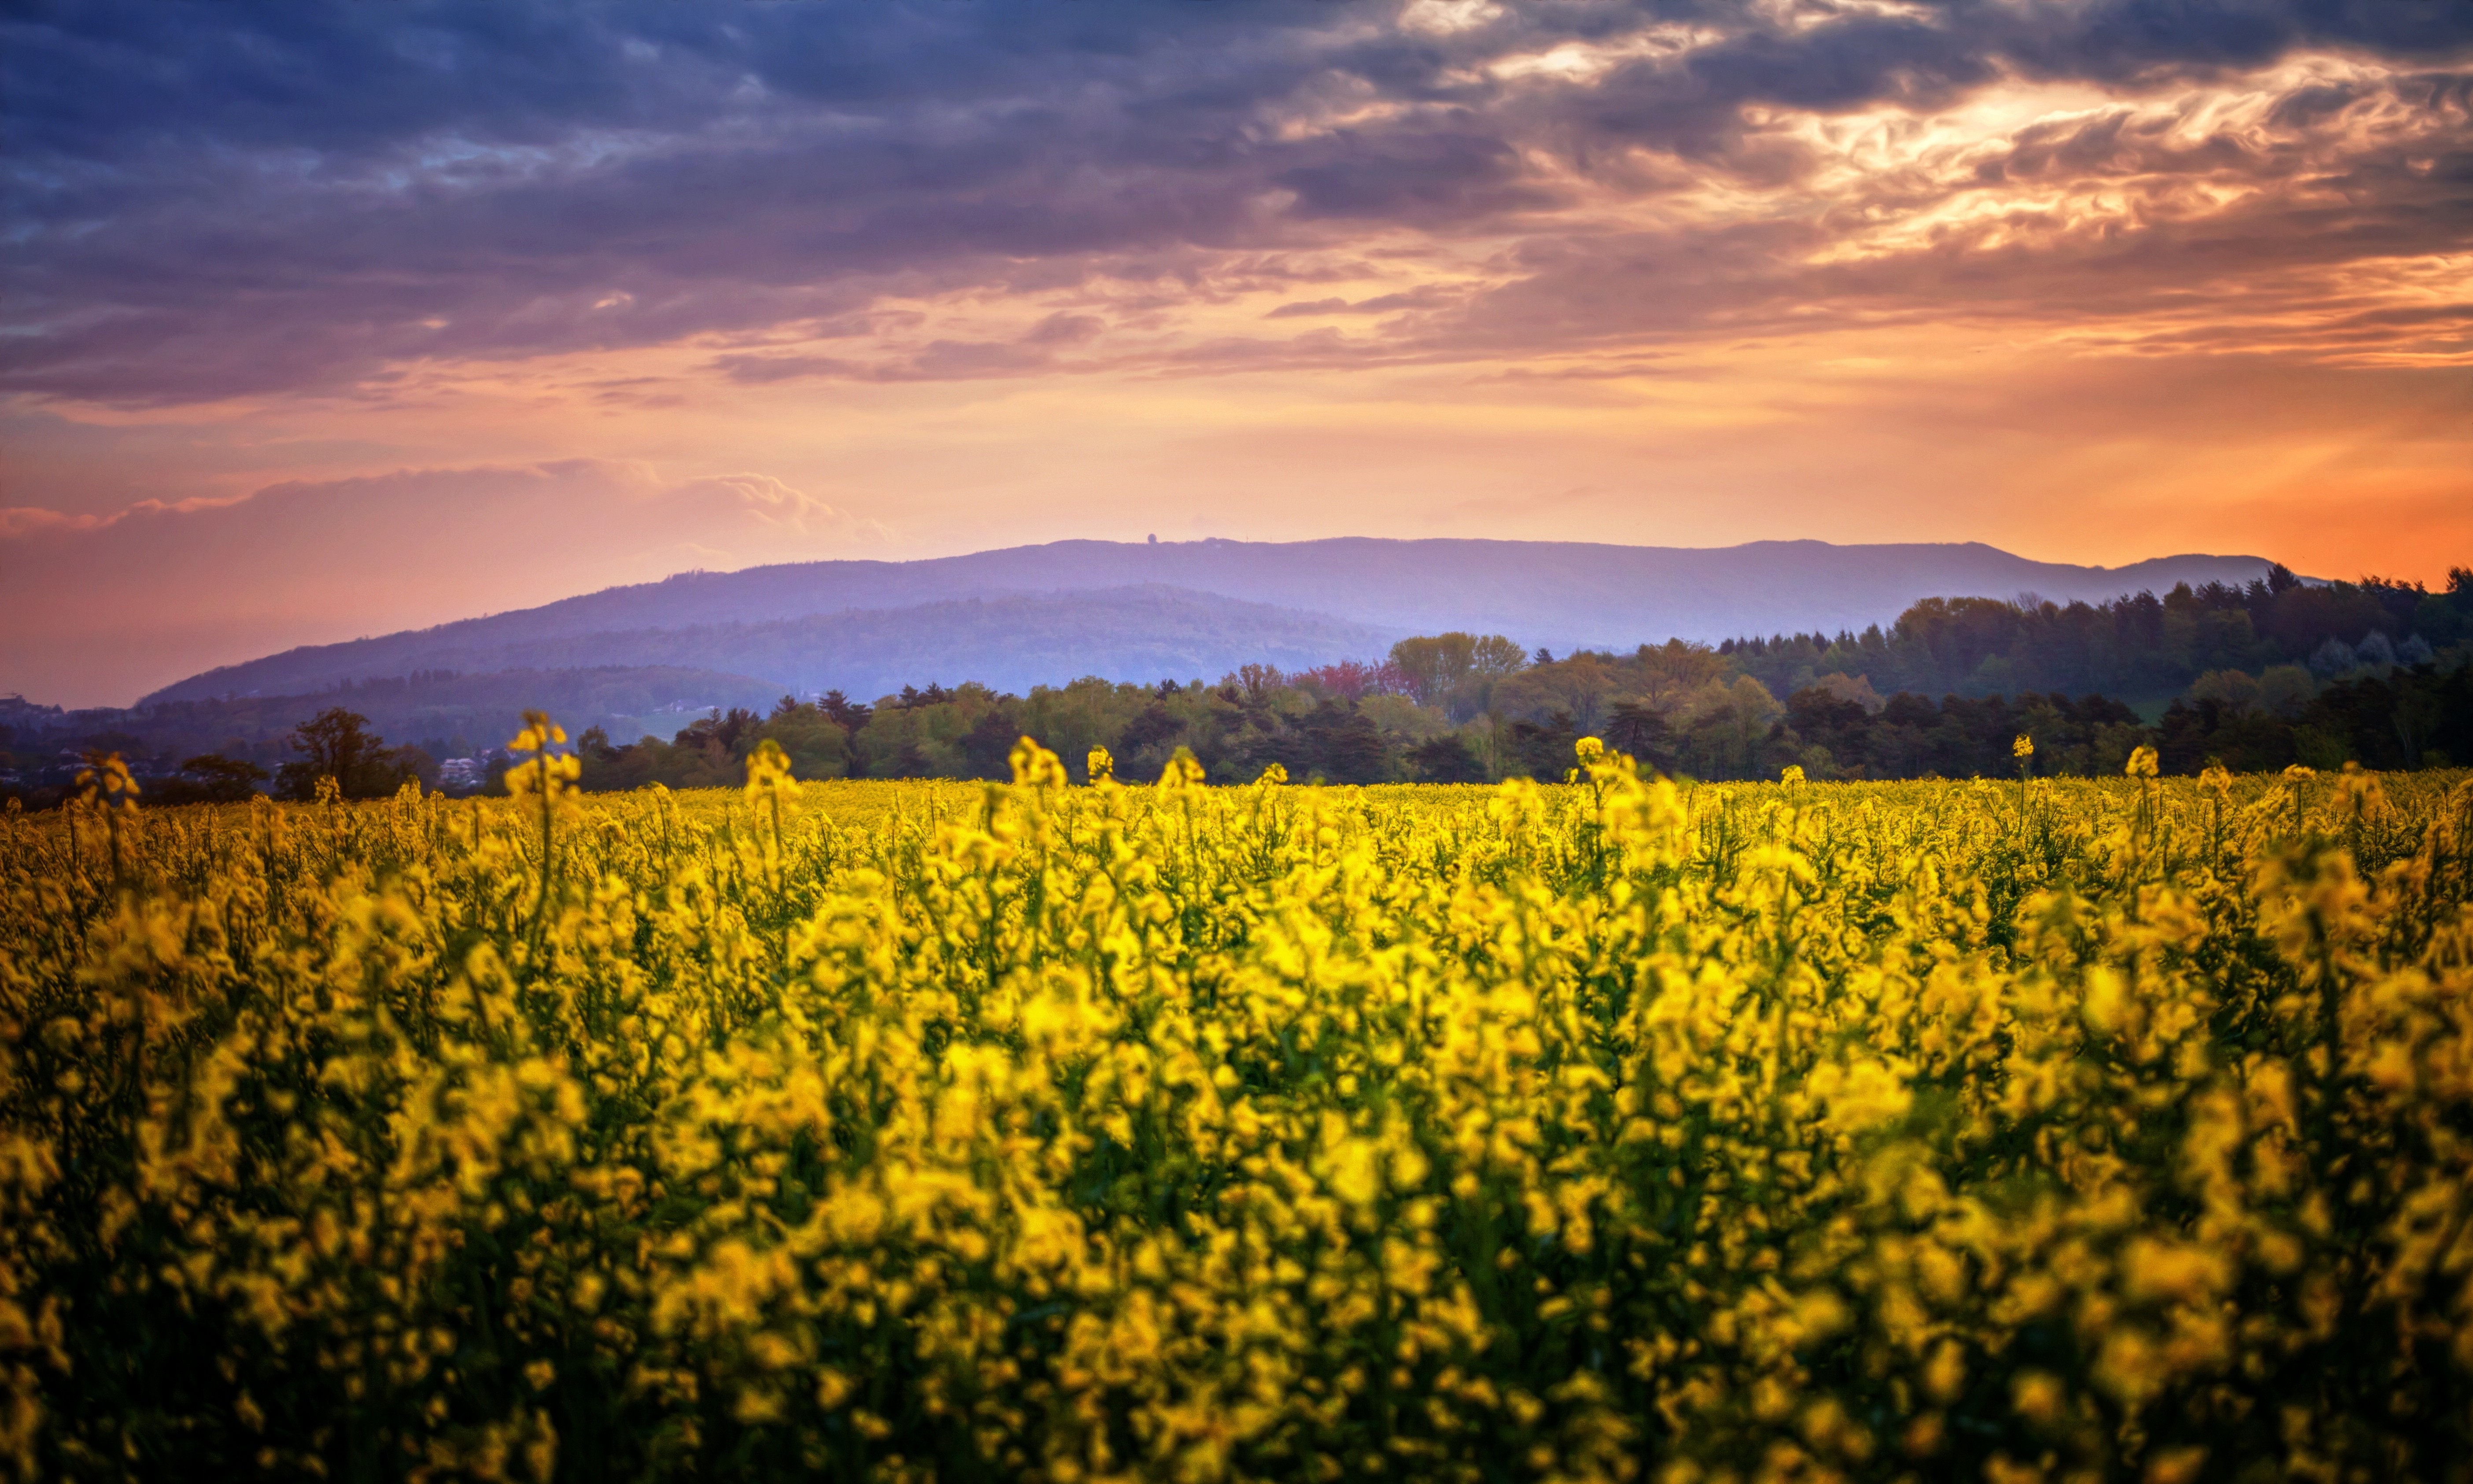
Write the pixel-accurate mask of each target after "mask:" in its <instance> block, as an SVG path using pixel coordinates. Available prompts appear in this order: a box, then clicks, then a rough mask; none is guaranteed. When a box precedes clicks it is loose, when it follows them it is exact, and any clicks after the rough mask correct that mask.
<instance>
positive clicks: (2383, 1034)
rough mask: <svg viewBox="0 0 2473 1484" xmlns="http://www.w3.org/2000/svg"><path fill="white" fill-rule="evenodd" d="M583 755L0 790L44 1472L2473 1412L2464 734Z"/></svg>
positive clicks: (2409, 1446)
mask: <svg viewBox="0 0 2473 1484" xmlns="http://www.w3.org/2000/svg"><path fill="white" fill-rule="evenodd" d="M557 737H558V733H557V731H556V730H555V729H554V728H553V727H552V726H551V725H550V724H549V723H548V722H547V721H546V720H545V719H540V718H535V719H532V720H531V721H530V722H529V723H528V726H527V730H526V735H525V737H524V738H521V739H518V740H519V742H521V743H523V746H522V747H521V748H519V751H521V752H524V753H526V754H528V755H529V760H528V761H526V762H524V763H523V764H521V765H520V766H518V767H517V768H516V770H514V771H513V772H512V773H510V775H509V780H510V786H511V791H512V793H513V797H511V798H509V799H505V800H498V801H468V802H450V801H447V800H444V799H441V798H438V797H436V796H424V795H422V794H420V791H419V790H418V788H417V787H411V788H407V789H406V791H405V792H404V793H403V794H401V795H400V796H398V797H397V798H396V799H395V800H394V801H392V802H379V803H373V804H366V805H356V804H349V803H345V802H340V801H337V800H334V799H332V798H329V799H327V800H325V801H324V802H320V803H316V804H306V805H297V806H278V805H275V804H272V803H269V802H263V801H258V802H252V803H251V804H249V805H248V806H246V807H241V806H229V807H221V806H199V807H186V808H180V809H157V810H149V809H134V810H132V809H129V808H126V807H119V806H116V805H115V803H114V801H115V800H116V799H117V798H118V797H119V795H118V793H117V792H116V791H108V790H103V789H99V790H98V792H97V795H96V797H94V798H93V799H91V800H89V801H87V802H82V803H79V804H76V805H73V806H71V807H69V808H67V809H64V810H61V811H59V812H57V813H55V814H52V815H48V816H43V817H30V816H20V815H15V814H12V815H9V816H7V817H6V818H5V820H0V898H5V900H0V1467H5V1468H8V1469H13V1471H14V1472H16V1473H17V1474H18V1475H19V1476H21V1477H23V1478H26V1479H30V1480H31V1479H35V1478H53V1477H70V1478H111V1477H132V1478H136V1477H142V1478H163V1477H177V1476H216V1477H222V1476H227V1475H231V1474H236V1473H241V1472H255V1473H267V1474H274V1475H279V1476H286V1477H315V1478H347V1477H348V1478H355V1479H359V1478H378V1477H385V1478H422V1479H426V1478H449V1477H457V1478H460V1477H491V1478H495V1477H509V1478H526V1477H529V1478H536V1479H548V1478H551V1477H555V1476H565V1477H571V1478H601V1477H621V1476H623V1477H639V1478H666V1477H672V1476H686V1475H696V1476H700V1477H708V1478H709V1477H739V1476H767V1477H772V1476H783V1475H792V1474H805V1473H811V1472H813V1473H828V1474H833V1475H836V1476H846V1477H853V1478H855V1477H861V1476H867V1477H883V1478H892V1479H921V1480H924V1479H930V1478H934V1479H948V1480H951V1479H976V1478H989V1477H1005V1478H1040V1479H1052V1480H1058V1481H1068V1484H1081V1481H1097V1480H1116V1479H1173V1480H1192V1481H1206V1480H1220V1479H1232V1480H1233V1479H1272V1478H1277V1479H1291V1478H1305V1479H1336V1478H1342V1477H1381V1476H1397V1477H1409V1478H1418V1479H1428V1478H1431V1479H1447V1480H1448V1479H1466V1480H1480V1479H1484V1480H1492V1479H1515V1478H1516V1479H1535V1480H1541V1481H1543V1480H1553V1481H1562V1480H1573V1481H1577V1480H1600V1479H1602V1480H1623V1479H1644V1480H1645V1479H1660V1480H1671V1481H1674V1484H1685V1481H1697V1480H1720V1479H1737V1480H1748V1479H1755V1478H1760V1479H1789V1478H1798V1479H1799V1478H1809V1479H1830V1478H1845V1479H1855V1478H1875V1477H1878V1478H1897V1477H1965V1478H1985V1479H1992V1480H2012V1479H2021V1480H2023V1479H2030V1478H2055V1479H2057V1478H2088V1479H2094V1478H2113V1477H2145V1478H2149V1479H2155V1480H2177V1479H2197V1478H2201V1477H2225V1478H2236V1477H2249V1476H2261V1477H2265V1476H2286V1475H2290V1476H2296V1477H2302V1478H2317V1479H2327V1480H2336V1479H2354V1478H2368V1477H2373V1476H2380V1475H2385V1476H2395V1477H2408V1478H2447V1477H2463V1476H2464V1475H2465V1470H2466V1467H2467V1464H2466V1461H2467V1459H2473V1233H2468V1227H2469V1226H2473V907H2468V903H2473V784H2467V783H2466V782H2464V781H2463V780H2462V778H2461V775H2454V776H2451V775H2434V774H2421V775H2411V776H2398V777H2392V778H2379V777H2372V776H2369V775H2365V774H2361V773H2359V772H2358V771H2355V772H2347V773H2345V774H2343V775H2341V776H2311V775H2307V774H2299V773H2296V774H2294V775H2291V776H2287V777H2284V778H2229V777H2227V776H2224V775H2222V774H2221V773H2216V774H2211V775H2210V776H2209V777H2208V778H2203V779H2197V780H2177V779H2158V778H2154V777H2152V776H2151V775H2152V767H2151V764H2150V765H2149V767H2148V768H2146V769H2144V770H2141V769H2137V768H2133V770H2132V776H2130V777H2127V778H2116V779H2111V780H2105V781H2063V780H2040V781H2034V782H2032V783H2026V782H2022V783H2021V784H2019V785H2017V786H2016V787H2014V788H2013V787H2011V786H2009V785H2003V786H2001V787H1999V788H1995V787H1994V786H1992V785H1990V784H1988V783H1981V782H1976V783H1911V784H1833V783H1814V782H1809V781H1797V782H1794V783H1792V784H1789V785H1735V786H1729V787H1725V788H1705V787H1702V788H1694V787H1687V786H1682V785H1678V784H1675V783H1673V782H1670V781H1667V780H1663V779H1653V778H1643V777H1642V776H1641V775H1640V774H1639V772H1638V771H1637V770H1636V769H1635V768H1634V766H1633V764H1632V763H1631V761H1630V760H1629V759H1628V758H1625V757H1623V756H1621V755H1620V754H1614V753H1610V752H1606V751H1604V750H1602V749H1598V748H1596V747H1594V746H1586V747H1583V748H1582V749H1581V750H1580V752H1579V754H1578V756H1577V757H1576V758H1575V761H1576V763H1577V766H1576V767H1575V769H1574V770H1573V781H1572V782H1571V783H1569V784H1567V785H1547V786H1541V785H1538V784H1534V783H1529V782H1525V781H1519V782H1512V783H1506V784H1504V785H1502V786H1501V788H1500V789H1482V788H1476V787H1468V788H1447V787H1395V788H1372V789H1361V790H1360V789H1332V788H1307V787H1295V786H1282V784H1281V779H1280V778H1277V777H1265V778H1264V779H1263V780H1262V781H1261V782H1259V783H1257V784H1253V785H1250V786H1245V787H1239V788H1211V787H1205V786H1202V784H1201V782H1200V780H1199V778H1197V777H1195V776H1194V775H1195V773H1196V771H1198V770H1193V769H1191V768H1189V767H1188V766H1185V765H1182V764H1172V765H1171V766H1170V769H1169V776H1168V777H1167V778H1164V779H1163V780H1162V781H1161V783H1160V785H1159V786H1156V787H1153V786H1128V785H1125V784H1121V783H1119V782H1117V781H1116V780H1115V779H1114V778H1112V777H1110V770H1109V769H1107V768H1105V767H1100V766H1096V765H1094V766H1093V767H1092V770H1091V771H1092V775H1093V776H1094V777H1095V778H1098V779H1099V781H1098V782H1096V783H1095V784H1093V785H1092V786H1087V787H1077V786H1072V785H1070V784H1069V782H1068V778H1067V775H1066V773H1065V770H1064V769H1062V768H1061V767H1059V766H1058V765H1057V762H1056V759H1055V757H1054V756H1053V755H1052V754H1048V753H1046V752H1045V751H1044V749H1041V748H1039V747H1038V746H1036V744H1033V743H1031V742H1029V741H1028V740H1027V739H1025V740H1024V743H1023V744H1022V746H1021V747H1020V748H1019V749H1018V750H1017V752H1016V754H1015V776H1016V781H1015V782H1014V783H1012V784H1010V785H998V784H988V785H976V784H931V785H919V784H902V783H867V782H860V783H829V784H805V785H802V784H800V783H798V782H796V781H795V780H793V779H792V778H790V777H789V772H788V768H787V765H786V763H785V762H784V761H783V760H782V759H781V758H780V757H779V756H778V755H777V754H764V753H759V754H757V756H756V757H755V758H754V759H752V760H751V763H750V766H749V770H748V780H747V786H746V788H745V790H744V791H743V792H742V791H709V792H706V793H701V794H695V795H673V794H670V793H667V792H664V791H661V790H660V789H654V790H651V791H648V792H646V793H643V794H639V795H630V796H601V797H595V798H591V799H586V798H584V797H583V796H580V795H578V794H576V793H574V792H573V791H572V790H571V789H569V788H568V787H567V786H566V785H567V783H568V782H569V780H570V778H571V769H570V768H569V767H568V766H567V765H566V763H565V762H564V760H563V759H561V758H560V757H559V756H557V755H556V754H554V752H553V749H554V746H555V742H556V740H557ZM99 778H102V781H103V782H104V783H107V784H108V769H107V770H105V771H104V774H103V775H99ZM107 793H108V797H107Z"/></svg>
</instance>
